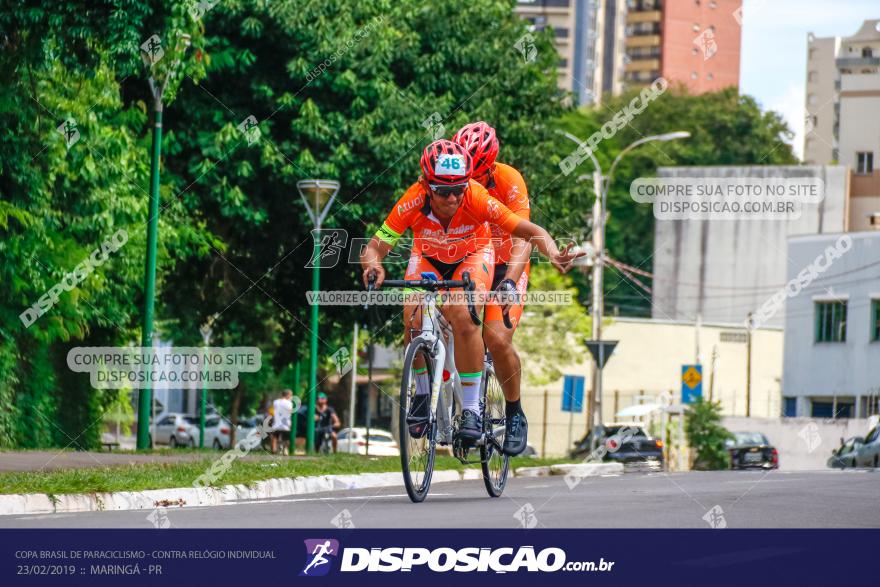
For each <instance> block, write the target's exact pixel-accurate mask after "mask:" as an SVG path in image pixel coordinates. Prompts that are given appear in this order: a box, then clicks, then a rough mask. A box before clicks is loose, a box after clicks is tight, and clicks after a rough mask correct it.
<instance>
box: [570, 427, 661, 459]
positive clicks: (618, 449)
mask: <svg viewBox="0 0 880 587" xmlns="http://www.w3.org/2000/svg"><path fill="white" fill-rule="evenodd" d="M602 446H604V447H605V448H604V449H601V450H600V449H599V448H598V447H602ZM591 453H592V454H594V455H595V456H596V457H597V458H598V457H601V459H602V461H604V462H608V463H623V464H624V465H627V466H647V467H648V468H652V469H661V468H662V467H663V442H662V441H661V440H659V439H656V438H653V437H651V436H649V435H648V434H647V433H646V432H645V429H644V428H642V427H641V425H639V424H609V425H606V426H597V427H596V429H595V431H594V430H591V431H590V432H588V433H587V435H586V436H584V437H583V438H582V439H580V440H579V441H578V442H577V443H576V444H575V446H574V448H573V449H572V450H571V452H570V453H569V454H570V456H571V457H572V458H576V459H586V458H587V457H589V456H590V454H591Z"/></svg>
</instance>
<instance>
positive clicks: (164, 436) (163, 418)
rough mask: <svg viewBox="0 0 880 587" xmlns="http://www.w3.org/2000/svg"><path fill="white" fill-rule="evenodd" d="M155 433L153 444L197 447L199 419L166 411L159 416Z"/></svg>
mask: <svg viewBox="0 0 880 587" xmlns="http://www.w3.org/2000/svg"><path fill="white" fill-rule="evenodd" d="M153 434H154V435H155V437H154V438H153V444H157V445H159V444H167V445H168V446H170V447H171V448H177V447H178V446H188V447H190V448H196V447H197V446H199V420H198V418H194V417H192V416H187V415H186V414H176V413H166V414H163V415H160V416H159V420H158V422H156V426H155V431H154V432H153Z"/></svg>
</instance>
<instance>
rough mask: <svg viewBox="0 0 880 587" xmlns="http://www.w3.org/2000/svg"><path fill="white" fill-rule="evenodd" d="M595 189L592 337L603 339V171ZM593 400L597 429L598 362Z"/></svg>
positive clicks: (593, 421)
mask: <svg viewBox="0 0 880 587" xmlns="http://www.w3.org/2000/svg"><path fill="white" fill-rule="evenodd" d="M593 191H594V192H595V194H596V201H595V202H594V203H593V249H594V250H595V251H596V258H595V260H594V261H593V307H592V322H593V328H592V337H591V338H592V339H593V340H596V341H598V340H602V309H603V306H604V305H605V296H604V295H603V294H604V292H603V289H604V285H603V270H604V264H605V192H604V190H603V189H602V173H601V172H600V171H599V170H598V169H596V170H594V171H593ZM592 395H593V401H592V402H590V414H589V419H590V421H589V426H588V428H589V429H590V430H595V428H596V426H598V425H599V424H600V423H601V422H602V365H600V364H599V362H598V361H597V362H596V368H595V369H594V370H593V394H592Z"/></svg>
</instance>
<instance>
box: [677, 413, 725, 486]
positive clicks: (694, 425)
mask: <svg viewBox="0 0 880 587" xmlns="http://www.w3.org/2000/svg"><path fill="white" fill-rule="evenodd" d="M684 432H685V434H686V435H687V439H688V445H689V446H690V447H691V448H692V449H693V450H694V451H695V452H696V454H695V456H694V464H693V467H694V469H697V470H700V471H714V470H719V469H729V468H730V454H729V453H728V452H727V448H726V447H725V445H724V441H726V440H727V439H728V438H732V435H731V434H730V432H728V431H727V429H726V428H724V426H722V425H721V402H707V401H703V400H702V399H700V400H699V401H697V402H696V403H693V404H691V406H690V407H689V408H688V410H687V412H686V413H685V420H684Z"/></svg>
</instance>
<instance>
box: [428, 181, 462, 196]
mask: <svg viewBox="0 0 880 587" xmlns="http://www.w3.org/2000/svg"><path fill="white" fill-rule="evenodd" d="M429 185H430V186H431V192H432V193H434V194H437V195H438V196H442V197H444V198H447V197H449V196H460V195H462V194H463V193H464V190H465V188H467V184H466V183H457V184H455V185H434V184H429Z"/></svg>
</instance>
